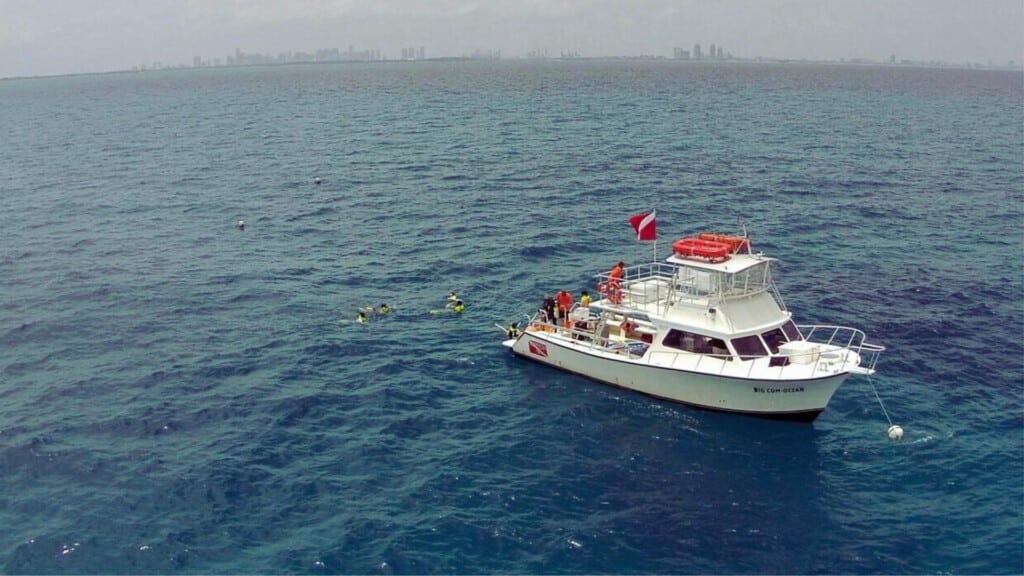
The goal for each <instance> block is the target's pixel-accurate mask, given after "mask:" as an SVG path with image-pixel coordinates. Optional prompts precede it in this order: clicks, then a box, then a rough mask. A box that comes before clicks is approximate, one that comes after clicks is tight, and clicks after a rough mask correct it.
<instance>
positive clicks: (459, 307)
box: [452, 300, 466, 314]
mask: <svg viewBox="0 0 1024 576" xmlns="http://www.w3.org/2000/svg"><path fill="white" fill-rule="evenodd" d="M465 309H466V305H465V304H463V303H462V300H456V301H455V305H454V306H452V311H453V312H455V313H456V314H462V311H463V310H465Z"/></svg>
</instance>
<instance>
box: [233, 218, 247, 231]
mask: <svg viewBox="0 0 1024 576" xmlns="http://www.w3.org/2000/svg"><path fill="white" fill-rule="evenodd" d="M235 227H237V228H238V229H239V230H245V220H239V221H238V224H235Z"/></svg>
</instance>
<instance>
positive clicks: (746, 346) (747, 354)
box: [732, 334, 768, 360]
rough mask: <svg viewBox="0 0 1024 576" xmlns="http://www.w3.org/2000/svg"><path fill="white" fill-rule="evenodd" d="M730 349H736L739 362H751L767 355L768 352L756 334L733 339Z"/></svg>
mask: <svg viewBox="0 0 1024 576" xmlns="http://www.w3.org/2000/svg"><path fill="white" fill-rule="evenodd" d="M732 347H733V348H735V349H736V353H737V354H739V356H740V359H741V360H752V359H754V358H757V357H759V356H767V355H768V351H767V350H765V349H764V344H762V343H761V338H760V337H758V335H757V334H753V335H751V336H744V337H742V338H733V340H732Z"/></svg>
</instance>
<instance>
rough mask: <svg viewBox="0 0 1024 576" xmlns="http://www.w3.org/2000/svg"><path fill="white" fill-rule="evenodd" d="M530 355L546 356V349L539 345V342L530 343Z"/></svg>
mask: <svg viewBox="0 0 1024 576" xmlns="http://www.w3.org/2000/svg"><path fill="white" fill-rule="evenodd" d="M530 354H533V355H535V356H544V357H545V358H547V356H548V347H547V346H545V345H543V344H541V343H540V342H530Z"/></svg>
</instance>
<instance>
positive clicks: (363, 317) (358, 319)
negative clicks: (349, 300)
mask: <svg viewBox="0 0 1024 576" xmlns="http://www.w3.org/2000/svg"><path fill="white" fill-rule="evenodd" d="M356 322H359V323H360V324H366V323H367V322H369V320H367V319H366V312H363V311H362V310H360V311H359V314H357V315H356Z"/></svg>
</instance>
